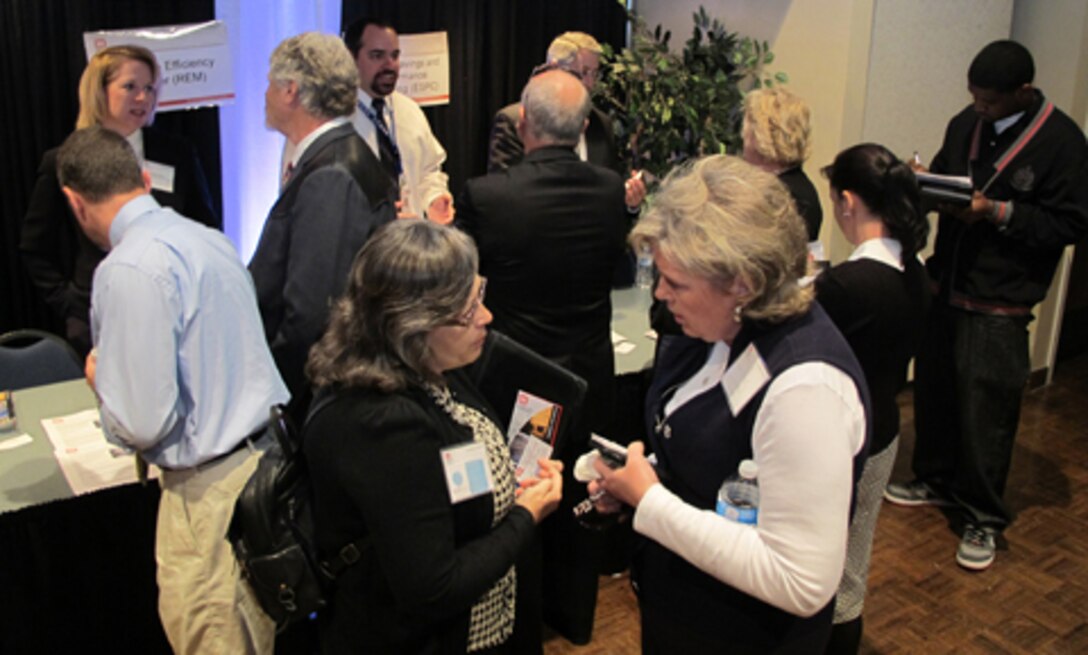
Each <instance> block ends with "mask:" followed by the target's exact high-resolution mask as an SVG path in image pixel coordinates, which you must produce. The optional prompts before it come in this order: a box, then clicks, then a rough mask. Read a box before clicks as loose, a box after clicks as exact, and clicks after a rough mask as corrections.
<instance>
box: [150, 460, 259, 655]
mask: <svg viewBox="0 0 1088 655" xmlns="http://www.w3.org/2000/svg"><path fill="white" fill-rule="evenodd" d="M260 455H261V453H260V452H259V451H255V450H251V449H250V448H243V449H241V450H239V451H237V452H235V453H233V454H232V455H230V456H228V457H224V458H223V459H220V460H217V461H215V462H212V463H209V464H205V465H202V466H199V467H196V468H192V469H186V470H184V471H163V473H162V499H161V500H160V501H159V518H158V526H157V529H156V534H155V560H156V562H157V563H158V573H157V578H158V583H159V617H160V618H161V619H162V625H163V629H164V630H165V631H166V636H167V639H169V641H170V646H171V647H172V648H173V650H174V653H176V654H178V655H189V654H194V655H195V654H197V653H200V654H202V655H204V654H208V655H216V654H218V653H226V654H230V655H235V654H242V653H271V652H272V648H273V643H274V641H275V625H274V624H273V622H272V620H271V619H270V618H268V616H267V615H266V614H265V613H264V612H263V611H262V610H261V608H260V606H259V605H257V601H256V599H255V598H254V597H253V592H252V591H251V590H250V588H249V585H248V584H247V583H246V582H245V581H244V580H242V579H241V568H240V567H239V565H238V561H237V560H236V559H235V557H234V551H233V550H232V549H231V546H230V543H229V542H228V541H227V539H226V535H227V526H228V525H229V524H230V518H231V515H232V514H233V512H234V501H235V499H237V497H238V494H239V493H241V491H242V487H244V486H245V483H246V481H248V480H249V478H250V476H251V475H253V471H254V470H255V469H256V467H257V460H258V459H259V458H260Z"/></svg>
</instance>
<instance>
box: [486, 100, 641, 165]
mask: <svg viewBox="0 0 1088 655" xmlns="http://www.w3.org/2000/svg"><path fill="white" fill-rule="evenodd" d="M520 107H521V104H520V103H517V102H515V103H514V104H512V105H507V106H505V107H503V108H502V109H500V110H499V111H498V112H496V113H495V120H494V121H493V122H492V124H491V136H490V138H489V140H488V146H487V172H488V173H495V172H498V171H501V170H504V169H507V168H509V167H511V166H513V165H514V164H516V163H518V162H520V161H521V159H522V157H524V156H525V146H524V145H523V144H522V143H521V137H519V136H518V129H517V125H518V113H519V109H520ZM586 156H587V161H589V163H591V164H597V165H598V166H604V167H605V168H611V169H612V170H614V171H616V172H618V173H620V174H625V173H626V171H624V170H622V167H621V162H620V160H619V157H617V156H616V144H615V139H614V138H613V136H612V119H611V118H609V117H608V114H606V113H604V112H603V111H600V110H599V109H597V108H596V107H594V108H593V110H592V111H590V112H589V125H587V126H586Z"/></svg>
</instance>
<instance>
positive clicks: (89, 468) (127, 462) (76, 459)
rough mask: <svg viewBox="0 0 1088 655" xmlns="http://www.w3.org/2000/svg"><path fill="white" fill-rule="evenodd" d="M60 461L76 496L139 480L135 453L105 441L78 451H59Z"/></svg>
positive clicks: (62, 470) (57, 456)
mask: <svg viewBox="0 0 1088 655" xmlns="http://www.w3.org/2000/svg"><path fill="white" fill-rule="evenodd" d="M54 454H55V455H56V458H57V464H60V470H61V472H62V473H64V478H65V479H66V480H68V486H69V487H71V488H72V493H74V494H75V495H77V496H78V495H80V494H85V493H90V492H92V491H98V490H99V489H106V488H107V487H116V486H118V485H122V484H129V483H132V482H136V480H137V477H136V456H135V455H133V454H132V453H126V452H125V451H123V450H121V449H120V448H117V447H116V446H111V445H109V444H107V443H105V441H103V443H102V445H100V446H86V447H83V448H79V449H77V450H75V451H69V452H64V451H59V450H58V451H56V452H55V453H54Z"/></svg>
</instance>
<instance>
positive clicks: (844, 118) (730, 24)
mask: <svg viewBox="0 0 1088 655" xmlns="http://www.w3.org/2000/svg"><path fill="white" fill-rule="evenodd" d="M700 4H701V5H703V6H704V7H705V8H706V11H707V13H708V14H710V15H711V16H714V17H717V18H719V19H720V20H721V21H722V22H723V23H724V24H725V26H726V29H728V30H730V31H734V32H738V33H739V34H742V35H744V36H750V37H753V38H756V39H759V40H766V41H768V42H769V43H770V45H771V49H772V50H773V51H774V53H775V60H774V63H773V64H771V66H770V68H771V70H774V71H784V72H786V73H787V74H788V75H789V78H790V81H789V83H788V84H787V87H788V88H789V89H790V90H791V91H793V92H794V93H796V94H798V95H799V96H801V97H802V98H804V99H805V100H806V101H807V102H808V104H809V106H810V107H811V109H812V135H813V138H812V156H811V158H810V159H809V161H808V162H807V163H806V165H805V169H806V171H807V173H808V175H809V177H811V178H812V181H813V182H814V183H815V184H816V187H817V189H819V190H820V192H821V202H823V203H824V217H825V219H824V224H823V228H822V230H821V239H822V240H823V241H824V242H825V244H828V243H830V244H831V249H830V250H829V251H828V252H829V253H830V254H831V255H832V257H834V256H835V255H836V251H839V250H842V251H845V249H846V246H845V245H844V244H845V242H844V241H843V239H842V237H841V235H839V234H838V230H837V228H836V227H835V225H834V219H832V218H831V212H830V207H829V206H828V204H827V198H826V195H827V185H826V183H824V181H823V179H822V178H821V177H820V175H819V169H820V167H822V166H824V165H826V164H828V163H830V162H831V160H832V159H834V157H835V155H836V154H837V153H838V152H839V151H840V150H841V149H842V147H843V144H852V143H857V142H858V141H860V139H861V135H862V124H863V120H864V105H865V92H866V77H867V75H868V56H869V48H870V36H871V29H870V28H871V23H872V19H873V5H874V2H873V0H792V1H790V0H638V2H637V4H636V6H635V10H636V11H637V12H638V13H639V14H640V15H641V16H643V18H645V19H646V22H647V23H648V24H649V25H650V26H651V28H652V27H653V26H654V25H657V24H661V25H662V26H663V27H665V28H666V29H670V30H672V34H673V36H672V43H673V46H674V47H677V48H679V47H682V46H683V42H684V41H685V40H686V39H687V38H688V36H690V33H691V28H692V25H693V23H692V14H693V13H694V12H696V11H698V10H699V6H700ZM842 256H845V255H842ZM839 258H841V257H839Z"/></svg>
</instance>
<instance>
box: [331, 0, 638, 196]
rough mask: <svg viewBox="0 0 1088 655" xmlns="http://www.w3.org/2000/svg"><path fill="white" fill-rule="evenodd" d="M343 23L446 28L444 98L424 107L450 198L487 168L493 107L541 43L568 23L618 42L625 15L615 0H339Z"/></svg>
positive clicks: (509, 96) (514, 90)
mask: <svg viewBox="0 0 1088 655" xmlns="http://www.w3.org/2000/svg"><path fill="white" fill-rule="evenodd" d="M342 7H343V13H342V15H343V24H344V25H345V26H346V25H348V24H350V23H351V22H352V21H353V20H355V19H356V18H360V17H362V16H373V17H378V18H382V19H385V20H386V21H388V22H389V23H390V24H392V25H393V26H394V27H396V28H397V31H398V32H400V33H401V34H412V33H416V32H437V31H445V32H446V33H447V36H448V39H449V50H450V103H449V104H448V105H444V106H440V107H427V108H424V112H425V113H426V114H427V118H428V120H430V122H431V129H432V130H434V134H435V136H436V137H437V138H438V140H439V142H441V143H442V145H443V146H444V147H445V148H446V152H447V154H448V159H447V160H446V166H445V171H446V172H447V173H448V174H449V176H450V191H451V192H452V193H453V195H454V197H455V198H456V197H457V195H458V194H459V193H460V191H461V189H462V188H463V187H464V185H465V182H466V181H467V180H468V179H469V178H471V177H474V176H477V175H482V174H483V173H484V172H485V171H486V169H487V138H488V133H489V132H490V129H491V119H492V118H493V117H494V115H495V112H496V111H497V110H498V109H500V108H501V107H504V106H505V105H508V104H510V103H511V102H516V101H517V100H518V99H519V98H520V97H521V89H522V87H523V86H525V82H526V81H527V80H528V78H529V73H530V72H531V71H532V69H533V67H534V66H536V65H537V64H539V63H542V62H543V61H544V59H545V53H546V51H547V49H548V44H549V43H551V41H552V39H554V38H555V37H556V36H558V35H559V34H562V33H563V32H566V31H570V30H575V31H579V32H585V33H587V34H592V35H593V36H594V37H596V38H597V40H598V41H600V42H601V43H609V44H611V45H612V46H614V47H615V48H617V49H618V48H622V47H623V45H624V42H625V37H626V29H627V22H626V21H627V18H626V12H625V11H624V9H623V7H622V6H621V5H620V4H619V3H618V2H616V0H344V3H343V5H342Z"/></svg>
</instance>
